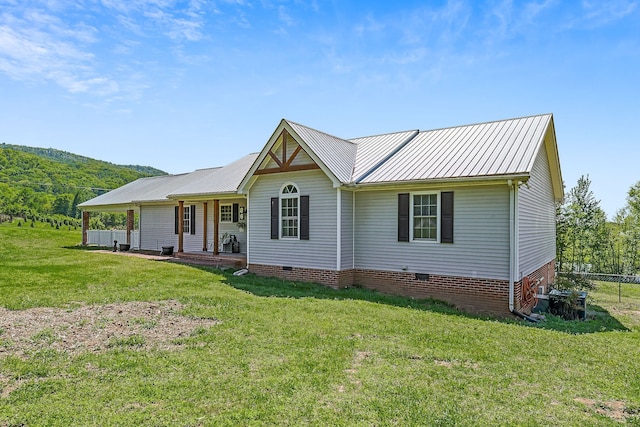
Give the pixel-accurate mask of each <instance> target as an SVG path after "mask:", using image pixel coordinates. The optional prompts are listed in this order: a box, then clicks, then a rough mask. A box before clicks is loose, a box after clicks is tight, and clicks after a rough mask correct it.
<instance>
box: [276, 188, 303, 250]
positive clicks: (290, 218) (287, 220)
mask: <svg viewBox="0 0 640 427" xmlns="http://www.w3.org/2000/svg"><path fill="white" fill-rule="evenodd" d="M299 214H300V192H299V191H298V187H297V186H296V185H295V184H293V183H289V184H285V185H284V187H282V190H281V191H280V237H281V238H283V239H286V238H293V239H298V238H299V236H300V221H299V219H300V218H299Z"/></svg>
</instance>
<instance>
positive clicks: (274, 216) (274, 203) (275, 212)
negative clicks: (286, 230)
mask: <svg viewBox="0 0 640 427" xmlns="http://www.w3.org/2000/svg"><path fill="white" fill-rule="evenodd" d="M279 210H280V199H279V198H277V197H272V198H271V238H272V239H277V238H278V237H280V233H279V232H278V228H279V227H278V224H279V221H278V219H279V216H280V215H279V213H280V212H279Z"/></svg>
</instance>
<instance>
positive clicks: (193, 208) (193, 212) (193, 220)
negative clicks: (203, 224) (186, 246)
mask: <svg viewBox="0 0 640 427" xmlns="http://www.w3.org/2000/svg"><path fill="white" fill-rule="evenodd" d="M189 219H190V220H191V226H190V227H189V230H191V234H196V205H191V215H190V217H189Z"/></svg>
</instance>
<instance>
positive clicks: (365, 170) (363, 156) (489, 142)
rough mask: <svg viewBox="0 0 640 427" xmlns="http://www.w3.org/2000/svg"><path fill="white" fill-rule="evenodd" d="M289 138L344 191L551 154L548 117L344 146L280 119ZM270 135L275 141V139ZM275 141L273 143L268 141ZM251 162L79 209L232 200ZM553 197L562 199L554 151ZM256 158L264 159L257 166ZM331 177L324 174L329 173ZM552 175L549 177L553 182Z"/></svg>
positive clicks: (514, 165) (171, 178) (497, 169)
mask: <svg viewBox="0 0 640 427" xmlns="http://www.w3.org/2000/svg"><path fill="white" fill-rule="evenodd" d="M285 124H286V125H288V127H289V128H290V130H291V131H292V134H293V136H294V137H295V138H296V139H297V140H298V141H299V142H302V143H303V144H305V145H306V147H308V148H309V151H310V152H309V153H307V154H309V155H310V156H311V157H312V158H313V159H314V161H316V162H320V163H321V167H322V168H323V170H325V173H328V172H330V173H331V174H333V175H334V177H335V178H336V179H337V180H339V181H340V182H341V183H343V184H386V183H403V182H415V181H428V180H450V179H457V178H483V177H489V178H491V177H500V176H517V175H528V174H530V173H531V169H532V167H533V163H534V161H535V158H536V155H537V153H538V150H539V149H540V148H541V146H542V144H543V142H544V141H545V134H546V132H547V131H550V132H552V133H553V134H554V137H553V138H552V139H550V140H548V141H546V142H547V144H553V146H549V147H547V151H548V152H549V148H550V147H551V148H554V147H555V131H554V128H553V120H552V115H551V114H543V115H537V116H530V117H522V118H516V119H509V120H501V121H494V122H487V123H479V124H473V125H466V126H458V127H450V128H444V129H436V130H429V131H417V130H413V131H404V132H396V133H389V134H384V135H375V136H367V137H361V138H354V139H351V140H346V139H342V138H338V137H335V136H332V135H329V134H327V133H324V132H320V131H318V130H315V129H312V128H309V127H307V126H303V125H300V124H298V123H294V122H291V121H288V120H285V119H283V120H282V122H281V124H280V125H279V127H278V128H277V129H276V131H278V129H281V127H282V126H284V125H285ZM274 135H275V133H274ZM271 140H273V141H275V140H274V137H272V138H271ZM268 148H270V147H269V146H268V145H267V146H265V147H264V148H263V150H262V152H261V153H253V154H249V155H247V156H245V157H243V158H241V159H239V160H237V161H235V162H233V163H231V164H229V165H227V166H224V167H220V168H212V169H201V170H197V171H194V172H191V173H188V174H181V175H168V176H160V177H152V178H142V179H139V180H137V181H134V182H132V183H129V184H127V185H125V186H123V187H120V188H118V189H116V190H113V191H111V192H109V193H106V194H103V195H101V196H98V197H96V198H94V199H91V200H89V201H87V202H84V203H82V204H80V205H79V207H81V208H83V209H85V210H86V208H96V207H104V206H110V207H114V206H119V207H123V206H126V205H132V204H135V203H141V202H162V201H168V200H171V199H172V198H178V197H181V198H182V197H190V196H191V197H199V196H210V195H216V194H219V195H223V194H234V193H236V192H238V190H239V187H240V186H241V184H242V183H246V182H248V181H247V180H248V179H249V177H250V175H251V172H252V171H253V170H255V168H256V167H257V163H259V161H262V159H264V157H265V156H266V154H265V153H266V150H267V149H268ZM551 151H553V152H552V153H550V154H549V155H550V156H552V157H553V156H555V157H554V158H553V159H554V164H555V169H554V171H552V174H555V175H557V176H556V178H555V180H556V181H558V180H559V182H555V186H556V187H558V188H559V190H558V189H556V188H555V187H554V189H555V190H554V191H556V193H557V194H561V176H560V168H559V163H558V159H557V148H555V150H551ZM260 156H263V157H262V159H261V158H260ZM327 171H328V172H327ZM555 175H554V176H555Z"/></svg>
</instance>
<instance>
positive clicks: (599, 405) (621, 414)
mask: <svg viewBox="0 0 640 427" xmlns="http://www.w3.org/2000/svg"><path fill="white" fill-rule="evenodd" d="M574 400H575V401H576V402H578V403H582V404H583V405H586V406H587V407H589V408H591V409H592V410H594V411H596V412H597V413H598V414H600V415H604V416H606V417H609V418H612V419H614V420H616V421H625V420H626V419H627V418H629V417H634V418H635V417H636V416H637V415H639V413H640V411H637V410H633V409H630V408H627V407H626V404H625V402H622V401H618V400H614V401H611V402H598V401H597V400H593V399H586V398H582V397H578V398H575V399H574Z"/></svg>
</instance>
